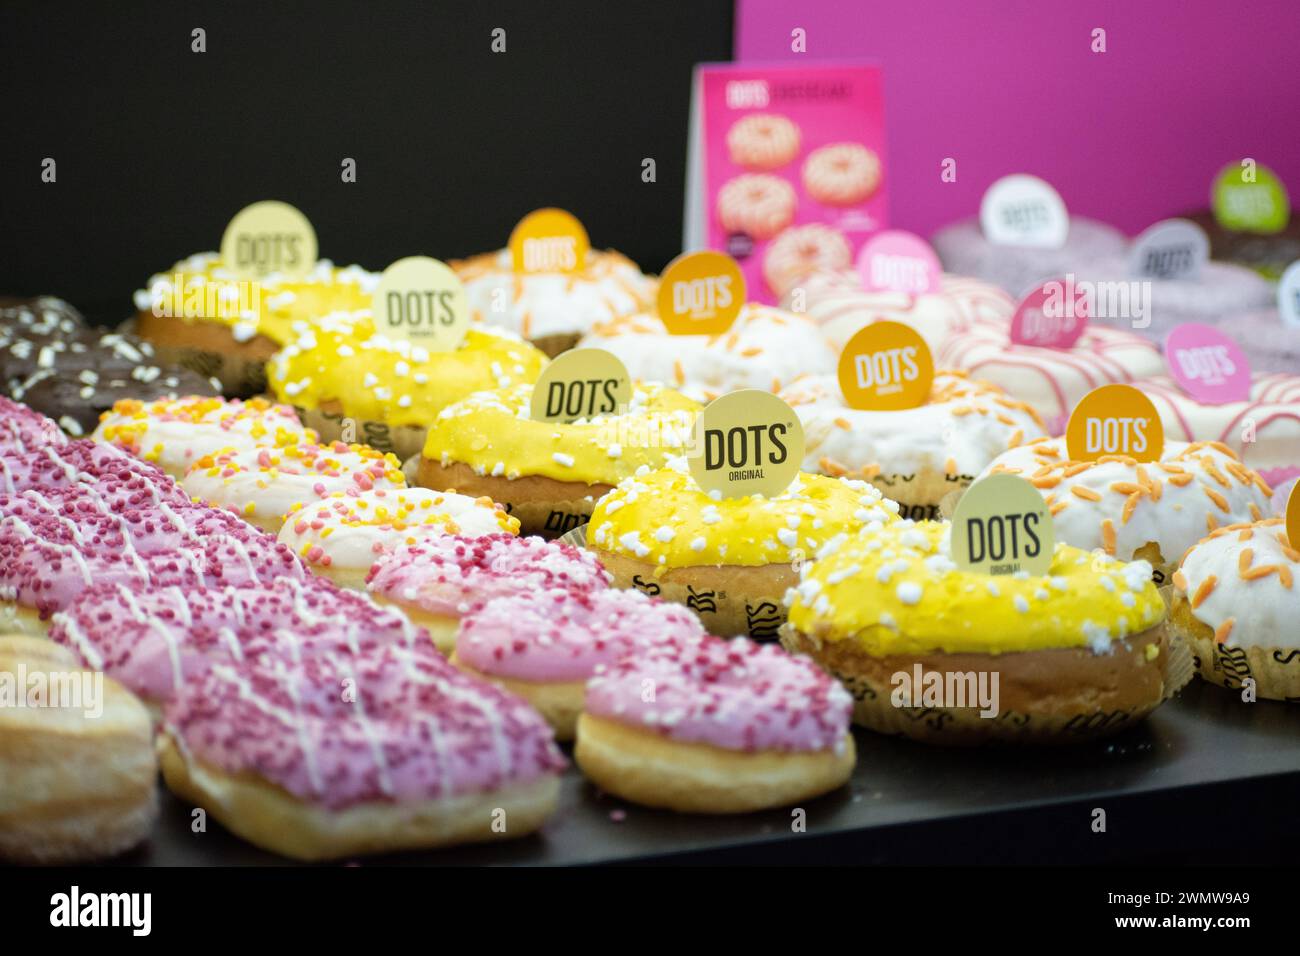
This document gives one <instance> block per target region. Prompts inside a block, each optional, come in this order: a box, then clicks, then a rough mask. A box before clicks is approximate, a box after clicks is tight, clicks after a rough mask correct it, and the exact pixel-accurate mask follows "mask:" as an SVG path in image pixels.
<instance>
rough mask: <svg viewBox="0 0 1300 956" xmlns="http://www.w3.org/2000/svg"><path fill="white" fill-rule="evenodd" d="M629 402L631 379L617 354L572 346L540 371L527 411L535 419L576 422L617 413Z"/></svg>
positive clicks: (630, 397) (540, 420) (536, 420)
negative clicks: (528, 410) (530, 404)
mask: <svg viewBox="0 0 1300 956" xmlns="http://www.w3.org/2000/svg"><path fill="white" fill-rule="evenodd" d="M631 403H632V378H631V376H630V375H628V372H627V368H626V367H625V366H624V365H623V363H622V362H621V361H619V359H618V356H616V355H614V354H613V353H612V352H606V351H605V350H604V349H571V350H570V351H568V352H563V353H561V354H560V355H558V356H556V358H555V360H554V361H553V362H551V363H550V364H549V365H547V366H546V368H544V369H543V370H542V374H541V376H540V377H539V378H538V379H537V384H536V385H534V386H533V401H532V406H531V408H530V412H529V413H530V415H531V416H532V419H533V421H535V422H575V421H578V420H579V419H584V418H594V417H596V416H597V415H617V414H619V413H620V412H622V411H623V410H624V409H626V408H627V407H628V405H630V404H631ZM563 450H564V449H560V451H563Z"/></svg>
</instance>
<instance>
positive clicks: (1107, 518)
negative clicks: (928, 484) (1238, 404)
mask: <svg viewBox="0 0 1300 956" xmlns="http://www.w3.org/2000/svg"><path fill="white" fill-rule="evenodd" d="M1068 459H1069V456H1068V454H1067V453H1066V450H1065V442H1064V441H1063V440H1062V439H1059V438H1048V439H1044V440H1041V441H1035V442H1030V443H1029V444H1027V445H1023V446H1021V447H1019V448H1013V449H1011V450H1010V451H1008V452H1005V453H1003V454H1002V455H999V456H998V457H997V458H995V459H994V460H993V462H992V463H991V464H990V465H989V466H988V468H986V469H985V470H984V472H983V473H982V474H981V475H980V477H981V478H983V477H985V476H987V475H991V474H997V473H1003V472H1005V473H1009V474H1013V475H1019V476H1020V477H1022V478H1024V479H1026V480H1028V481H1029V482H1030V483H1031V484H1033V485H1034V487H1036V488H1038V490H1039V491H1041V492H1042V494H1043V499H1044V500H1045V501H1046V502H1047V504H1048V505H1049V507H1050V510H1051V512H1052V522H1053V524H1054V525H1055V527H1056V540H1057V541H1064V542H1065V543H1067V544H1072V545H1074V546H1075V547H1078V548H1083V549H1085V550H1088V551H1093V550H1097V549H1100V550H1102V551H1104V552H1105V553H1106V554H1108V555H1111V556H1112V557H1115V558H1119V559H1120V560H1122V561H1131V560H1133V559H1136V558H1141V559H1143V560H1145V561H1147V562H1149V563H1150V564H1151V566H1152V568H1153V569H1154V572H1153V573H1154V580H1155V582H1156V584H1157V585H1165V584H1168V583H1169V578H1170V576H1171V575H1172V574H1173V572H1174V569H1175V568H1176V567H1177V566H1178V560H1179V558H1180V557H1181V556H1182V554H1183V552H1184V551H1186V550H1187V549H1188V548H1190V547H1191V546H1192V545H1193V544H1195V543H1196V542H1197V541H1198V540H1199V539H1200V538H1201V537H1202V536H1203V535H1205V534H1208V533H1209V532H1211V531H1213V530H1214V529H1215V528H1217V527H1220V526H1221V525H1225V524H1234V523H1237V522H1241V521H1250V520H1255V519H1258V518H1262V517H1264V516H1265V514H1267V513H1268V510H1269V507H1270V503H1271V501H1270V495H1271V494H1272V492H1271V491H1270V490H1269V487H1268V485H1266V484H1265V483H1264V480H1263V479H1262V478H1260V476H1259V475H1257V474H1256V473H1255V472H1253V471H1251V470H1250V469H1249V468H1247V467H1245V466H1244V465H1242V463H1241V459H1239V458H1238V457H1237V456H1236V455H1235V454H1233V452H1232V451H1231V449H1229V448H1228V447H1226V446H1225V445H1221V444H1219V443H1217V442H1197V443H1195V444H1190V445H1189V444H1186V443H1184V442H1177V441H1166V442H1165V447H1164V452H1163V454H1162V455H1161V459H1160V461H1158V462H1154V463H1152V464H1146V465H1144V464H1140V463H1138V462H1137V461H1134V460H1133V459H1132V458H1128V457H1126V456H1123V455H1106V456H1104V457H1102V458H1100V459H1098V460H1097V461H1095V462H1074V461H1069V460H1068Z"/></svg>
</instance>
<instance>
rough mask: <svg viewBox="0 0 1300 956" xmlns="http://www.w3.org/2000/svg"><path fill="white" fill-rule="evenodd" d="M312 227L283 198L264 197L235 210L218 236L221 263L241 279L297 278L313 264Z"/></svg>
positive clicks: (314, 240)
mask: <svg viewBox="0 0 1300 956" xmlns="http://www.w3.org/2000/svg"><path fill="white" fill-rule="evenodd" d="M316 252H317V250H316V230H315V229H313V228H312V226H311V222H310V221H309V220H308V219H307V217H306V216H304V215H303V214H302V213H301V212H299V211H298V210H297V209H295V208H294V207H293V206H290V205H289V204H288V203H287V202H279V201H278V200H274V199H268V200H265V201H264V202H255V203H253V204H252V205H251V206H245V207H244V208H243V209H241V210H239V212H237V213H235V218H234V219H231V220H230V224H229V225H228V226H226V231H225V232H224V233H222V236H221V263H222V265H224V266H225V267H226V268H227V269H229V270H231V271H232V272H234V273H237V274H238V275H239V276H240V277H241V278H244V279H260V278H262V277H263V276H268V275H270V274H271V273H273V272H274V273H278V274H279V275H282V276H286V277H288V278H290V279H301V278H302V277H303V276H305V275H306V274H307V273H308V272H310V271H311V270H312V268H313V267H314V266H315V265H316Z"/></svg>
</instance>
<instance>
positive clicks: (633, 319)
mask: <svg viewBox="0 0 1300 956" xmlns="http://www.w3.org/2000/svg"><path fill="white" fill-rule="evenodd" d="M578 345H579V347H587V346H590V347H593V348H600V349H605V350H606V351H608V352H613V353H614V354H615V355H617V356H618V357H619V359H620V360H622V362H623V364H624V366H626V367H627V370H628V373H629V374H630V375H631V376H632V377H633V378H634V379H639V380H641V381H643V382H667V383H668V384H669V385H671V386H672V387H674V388H676V389H678V390H679V391H681V393H682V394H683V395H686V396H687V397H689V398H693V399H695V400H696V401H699V402H709V401H712V400H713V399H715V398H717V397H718V396H720V395H725V394H726V393H727V392H734V391H736V390H737V389H742V388H761V389H764V390H766V391H771V392H775V391H779V390H780V389H781V386H782V383H784V382H790V381H792V380H793V379H795V378H797V377H798V376H800V375H804V374H809V373H816V372H823V371H824V372H829V371H831V370H833V369H834V368H835V353H834V352H833V351H832V350H831V347H830V346H829V345H827V344H826V343H825V342H823V341H822V337H821V335H819V334H818V330H817V328H816V327H815V326H814V324H813V323H812V321H811V320H810V319H808V318H807V317H805V316H801V315H795V314H794V313H792V312H785V311H783V310H781V309H774V308H772V307H771V306H766V305H759V304H757V303H754V302H749V303H746V304H745V305H744V306H743V307H742V308H741V310H740V314H739V315H737V316H736V321H735V322H734V323H733V324H732V326H731V328H730V329H729V330H728V331H727V332H726V333H725V334H723V335H669V334H668V332H667V330H666V329H665V328H664V325H663V323H662V322H661V321H659V318H658V316H655V315H649V314H642V315H636V316H629V317H628V318H624V319H616V320H614V321H613V322H608V323H605V324H603V325H598V326H596V327H595V328H593V329H592V330H591V332H589V333H588V334H587V335H586V336H585V337H584V338H583V339H582V341H581V342H579V343H578Z"/></svg>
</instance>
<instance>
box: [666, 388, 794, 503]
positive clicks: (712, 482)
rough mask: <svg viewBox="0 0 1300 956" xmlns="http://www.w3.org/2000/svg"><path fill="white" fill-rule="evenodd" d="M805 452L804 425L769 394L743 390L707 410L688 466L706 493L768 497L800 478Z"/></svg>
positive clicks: (697, 425) (697, 427)
mask: <svg viewBox="0 0 1300 956" xmlns="http://www.w3.org/2000/svg"><path fill="white" fill-rule="evenodd" d="M803 452H804V440H803V425H802V423H800V421H799V416H798V415H796V414H795V413H794V409H793V408H791V407H790V406H789V405H787V404H786V403H785V402H784V401H782V400H781V399H780V398H778V397H777V396H775V395H773V394H772V393H771V392H764V391H762V390H761V389H757V388H745V389H741V390H740V391H738V392H730V393H728V394H726V395H723V396H722V397H721V398H717V399H714V400H713V401H712V402H710V403H709V404H708V405H707V406H705V408H704V411H702V412H701V413H700V414H699V417H698V418H697V419H696V420H695V432H694V449H693V450H692V452H691V454H690V455H688V456H687V461H688V464H689V465H690V469H691V475H692V476H693V477H694V478H695V481H696V484H698V485H699V486H700V487H701V488H702V489H703V490H704V491H706V492H710V493H712V492H717V493H718V494H720V495H722V497H724V498H743V497H745V496H746V495H763V496H764V497H768V498H771V497H773V496H775V495H779V494H780V493H781V492H783V491H785V489H786V488H788V487H789V485H790V482H792V481H794V478H795V476H796V475H797V474H799V465H800V464H801V463H802V462H803Z"/></svg>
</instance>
